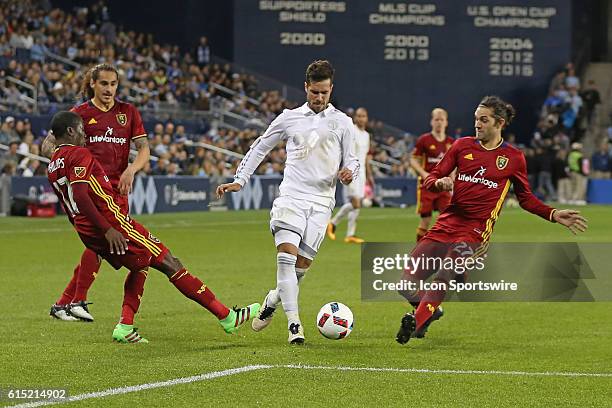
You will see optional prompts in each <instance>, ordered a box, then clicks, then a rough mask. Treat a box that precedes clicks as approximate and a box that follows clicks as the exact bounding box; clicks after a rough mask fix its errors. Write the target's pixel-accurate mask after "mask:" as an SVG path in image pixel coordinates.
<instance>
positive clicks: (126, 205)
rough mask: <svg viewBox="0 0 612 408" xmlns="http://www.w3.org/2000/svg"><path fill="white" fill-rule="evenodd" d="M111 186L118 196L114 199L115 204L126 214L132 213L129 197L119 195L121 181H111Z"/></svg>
mask: <svg viewBox="0 0 612 408" xmlns="http://www.w3.org/2000/svg"><path fill="white" fill-rule="evenodd" d="M111 185H112V186H113V190H114V191H115V193H117V195H115V197H114V198H113V200H114V201H115V203H116V204H117V205H118V206H119V208H121V212H125V214H129V213H130V202H129V200H128V196H127V195H123V194H121V193H119V180H111Z"/></svg>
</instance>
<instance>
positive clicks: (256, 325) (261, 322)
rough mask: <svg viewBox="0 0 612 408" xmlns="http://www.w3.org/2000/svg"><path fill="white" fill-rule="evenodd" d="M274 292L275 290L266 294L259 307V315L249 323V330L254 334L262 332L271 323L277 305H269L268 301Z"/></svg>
mask: <svg viewBox="0 0 612 408" xmlns="http://www.w3.org/2000/svg"><path fill="white" fill-rule="evenodd" d="M275 290H276V289H272V290H271V291H269V292H268V294H267V295H266V298H265V299H264V301H263V303H262V305H261V309H259V313H257V316H256V317H255V318H254V319H253V321H252V322H251V328H252V329H253V330H254V331H256V332H258V331H262V330H263V329H265V328H266V327H268V326H269V325H270V323H272V318H273V317H274V312H275V311H276V306H277V305H270V302H269V299H270V297H272V295H273V292H274V291H275Z"/></svg>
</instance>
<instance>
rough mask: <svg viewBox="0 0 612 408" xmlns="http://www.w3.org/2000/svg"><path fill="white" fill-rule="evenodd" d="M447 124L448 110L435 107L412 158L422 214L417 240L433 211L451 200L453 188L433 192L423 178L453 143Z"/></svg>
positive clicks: (442, 208) (443, 207)
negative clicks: (428, 128)
mask: <svg viewBox="0 0 612 408" xmlns="http://www.w3.org/2000/svg"><path fill="white" fill-rule="evenodd" d="M447 126H448V113H447V112H446V111H445V110H444V109H441V108H435V109H434V110H432V111H431V132H430V133H425V134H423V135H421V136H419V138H418V139H417V141H416V144H415V145H414V150H413V151H412V157H411V158H410V165H411V166H412V168H413V169H414V170H415V171H416V172H417V174H418V176H419V181H418V185H417V208H416V212H417V214H419V215H420V217H421V221H420V222H419V226H418V227H417V230H416V239H417V241H419V240H420V239H421V238H423V237H424V236H425V234H426V233H427V229H428V228H429V223H430V222H431V214H432V213H433V211H434V210H435V211H438V212H442V211H443V210H444V209H445V208H446V206H448V204H450V201H451V194H450V192H448V191H440V192H433V191H429V190H427V189H426V188H425V187H424V186H423V181H424V180H425V179H426V178H427V176H429V172H431V170H433V168H434V167H435V166H436V164H438V163H439V162H440V160H442V157H444V154H445V153H446V152H447V151H448V149H450V147H451V145H452V144H453V139H451V138H450V137H449V136H447V135H446V127H447Z"/></svg>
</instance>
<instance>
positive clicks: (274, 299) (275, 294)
mask: <svg viewBox="0 0 612 408" xmlns="http://www.w3.org/2000/svg"><path fill="white" fill-rule="evenodd" d="M306 272H308V268H297V267H296V268H295V276H296V277H297V283H298V285H299V284H300V283H301V282H302V279H304V275H306ZM280 302H281V298H280V292H279V291H278V288H275V289H272V290H271V291H270V292H268V297H267V299H266V304H265V305H263V306H264V307H266V306H269V307H273V308H275V309H276V308H277V307H278V305H279V303H280Z"/></svg>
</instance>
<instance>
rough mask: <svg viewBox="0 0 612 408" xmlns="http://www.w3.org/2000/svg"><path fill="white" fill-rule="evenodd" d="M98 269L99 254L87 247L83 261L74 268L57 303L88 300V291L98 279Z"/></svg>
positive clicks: (65, 303)
mask: <svg viewBox="0 0 612 408" xmlns="http://www.w3.org/2000/svg"><path fill="white" fill-rule="evenodd" d="M98 270H100V261H99V260H98V255H97V254H96V253H95V252H94V251H92V250H91V249H87V248H86V249H85V251H83V254H82V255H81V262H80V263H79V264H78V265H77V266H76V267H75V268H74V273H73V275H72V279H71V280H70V282H68V285H67V286H66V289H64V293H62V296H61V297H60V298H59V300H58V301H57V302H55V304H57V305H67V304H69V303H77V302H80V301H82V300H83V301H85V300H87V291H88V290H89V288H90V287H91V285H92V284H93V281H94V280H95V279H96V275H97V274H98Z"/></svg>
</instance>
